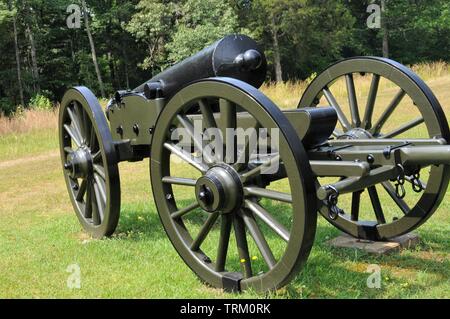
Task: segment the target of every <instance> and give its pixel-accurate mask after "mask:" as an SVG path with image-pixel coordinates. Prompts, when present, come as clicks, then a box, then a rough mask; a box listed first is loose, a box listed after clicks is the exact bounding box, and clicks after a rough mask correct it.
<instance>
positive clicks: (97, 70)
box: [81, 0, 106, 98]
mask: <svg viewBox="0 0 450 319" xmlns="http://www.w3.org/2000/svg"><path fill="white" fill-rule="evenodd" d="M81 4H82V6H83V16H84V24H85V29H86V33H87V35H88V38H89V45H90V47H91V54H92V62H93V63H94V67H95V73H96V74H97V80H98V85H99V87H100V93H101V95H102V97H103V98H104V97H106V94H105V86H104V85H103V79H102V75H101V72H100V68H99V66H98V60H97V52H96V50H95V43H94V38H93V36H92V33H91V27H90V24H89V11H88V7H87V5H86V1H85V0H81Z"/></svg>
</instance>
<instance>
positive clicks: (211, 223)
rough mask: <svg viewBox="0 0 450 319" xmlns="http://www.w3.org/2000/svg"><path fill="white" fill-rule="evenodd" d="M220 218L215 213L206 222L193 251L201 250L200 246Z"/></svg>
mask: <svg viewBox="0 0 450 319" xmlns="http://www.w3.org/2000/svg"><path fill="white" fill-rule="evenodd" d="M218 217H219V213H214V214H211V215H209V216H208V219H207V220H206V222H205V224H204V225H203V226H202V228H201V229H200V232H199V233H198V235H197V238H195V240H194V241H193V242H192V245H191V250H192V251H197V250H199V249H200V246H201V245H202V244H203V242H204V241H205V239H206V237H207V236H208V234H209V232H210V231H211V229H212V227H213V226H214V223H215V222H216V220H217V218H218Z"/></svg>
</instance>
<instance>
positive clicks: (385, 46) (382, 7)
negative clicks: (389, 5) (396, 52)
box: [381, 0, 389, 58]
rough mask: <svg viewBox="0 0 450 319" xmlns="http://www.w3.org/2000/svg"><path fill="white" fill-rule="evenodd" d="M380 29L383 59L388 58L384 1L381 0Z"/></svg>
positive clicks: (387, 34)
mask: <svg viewBox="0 0 450 319" xmlns="http://www.w3.org/2000/svg"><path fill="white" fill-rule="evenodd" d="M381 12H382V17H381V29H382V33H383V57H385V58H389V30H388V26H387V23H386V0H381Z"/></svg>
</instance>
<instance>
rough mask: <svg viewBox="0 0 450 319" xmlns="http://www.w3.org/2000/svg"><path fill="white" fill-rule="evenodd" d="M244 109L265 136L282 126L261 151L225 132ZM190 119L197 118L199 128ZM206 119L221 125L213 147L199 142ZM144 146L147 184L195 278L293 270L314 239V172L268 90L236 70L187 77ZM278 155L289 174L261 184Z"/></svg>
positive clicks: (257, 284) (281, 281) (234, 286)
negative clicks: (232, 74)
mask: <svg viewBox="0 0 450 319" xmlns="http://www.w3.org/2000/svg"><path fill="white" fill-rule="evenodd" d="M243 114H244V115H245V116H244V117H245V118H246V120H245V121H247V123H249V122H251V123H253V124H252V126H253V127H254V128H265V129H266V130H265V132H267V136H265V137H260V138H262V139H264V140H269V139H270V140H274V139H275V137H276V134H278V135H279V138H278V143H276V144H275V146H274V144H272V143H271V144H270V145H271V147H270V150H269V152H268V153H267V154H265V157H263V156H261V154H259V153H258V154H256V153H254V152H253V151H250V148H251V146H249V145H251V143H250V142H248V141H250V139H248V140H247V142H246V143H243V144H241V146H242V147H238V146H237V145H238V144H239V143H238V142H237V141H236V139H235V138H234V137H232V138H229V136H230V134H229V131H227V130H226V129H232V131H234V130H235V129H239V128H240V125H241V123H243V122H242V121H241V120H240V118H241V116H242V115H243ZM195 119H197V120H200V122H201V123H203V126H202V129H201V130H200V133H199V132H195V127H196V125H197V124H196V123H195ZM175 128H177V129H175ZM205 128H209V129H211V128H212V129H216V131H217V132H225V134H222V135H221V137H217V138H220V139H222V140H221V141H220V144H219V145H220V147H218V148H215V149H214V151H211V152H209V151H208V150H207V148H206V145H207V144H208V143H209V142H210V141H211V139H212V134H211V133H210V130H207V131H205V130H204V129H205ZM179 129H181V131H182V135H183V139H180V138H179V134H178V133H177V132H176V131H178V130H179ZM255 132H261V131H260V130H258V131H255ZM277 132H278V133H277ZM184 135H187V137H188V138H189V140H190V141H191V144H190V146H189V147H185V146H186V144H187V143H185V141H186V139H185V137H186V136H184ZM259 135H261V134H259ZM177 136H178V137H177ZM219 136H220V134H219ZM224 136H226V137H227V138H226V139H225V141H226V143H222V141H223V140H224V139H223V138H224ZM260 138H259V139H258V147H259V146H260V143H262V142H260V141H261V139H260ZM237 139H239V137H238V138H237ZM183 141H184V142H183ZM224 144H225V145H224ZM231 145H234V146H236V148H235V150H236V152H235V153H233V156H231V157H228V158H226V159H223V158H221V157H220V156H219V154H220V152H221V150H223V149H224V148H225V149H227V150H228V149H229V147H230V146H231ZM194 146H195V147H194ZM224 146H225V147H224ZM222 147H224V148H222ZM221 148H222V149H221ZM256 149H259V148H256ZM151 154H152V157H151V164H150V171H151V174H150V175H151V184H152V190H153V196H154V200H155V203H156V207H157V209H158V213H159V216H160V218H161V221H162V224H163V225H164V228H165V231H166V233H167V235H168V237H169V238H170V240H171V242H172V244H173V246H174V247H175V249H176V250H177V252H178V253H179V255H180V256H181V257H182V259H183V260H184V262H185V263H186V264H187V265H188V266H189V267H190V268H191V269H192V270H193V272H194V273H195V274H197V275H198V277H200V278H201V280H203V281H205V282H207V283H209V284H210V285H212V286H214V287H218V288H225V289H230V290H243V289H249V288H252V289H254V290H257V291H266V290H270V289H276V288H279V287H281V286H283V285H285V284H287V283H288V282H289V280H291V279H292V277H293V276H294V275H295V274H296V273H297V271H298V270H299V268H300V266H301V265H302V264H303V262H304V261H305V260H306V259H307V257H308V255H309V252H310V249H311V247H312V244H313V240H314V234H315V229H316V218H317V216H316V202H315V187H314V179H313V176H312V172H311V168H310V166H309V161H308V160H307V157H306V153H305V150H304V148H303V146H302V144H301V143H300V141H299V138H298V136H297V135H296V133H295V131H294V129H293V128H292V126H291V125H290V124H289V122H288V121H287V119H286V117H285V116H284V115H283V114H282V112H281V111H280V110H279V109H278V108H277V107H276V106H275V105H274V104H273V103H272V102H271V101H270V100H269V99H267V98H266V97H265V96H264V95H263V94H262V93H260V92H259V91H258V90H257V89H255V88H254V87H252V86H250V85H248V84H246V83H244V82H241V81H238V80H234V79H228V78H215V79H207V80H202V81H199V82H197V83H195V84H191V85H189V86H188V87H186V88H185V89H183V90H181V91H180V92H179V93H177V94H176V95H175V96H174V97H173V98H172V99H171V101H170V102H169V103H168V105H167V106H166V107H165V108H164V110H163V111H162V113H161V114H160V116H159V118H158V121H157V124H156V127H155V133H154V136H153V140H152V147H151ZM253 155H255V156H253ZM281 164H282V167H284V168H285V170H286V172H288V173H287V177H285V178H284V179H282V180H281V181H279V182H277V183H278V186H277V185H272V184H270V185H269V183H264V182H263V181H262V180H263V178H262V176H263V175H264V174H265V173H268V171H266V172H265V169H266V168H269V167H272V168H274V167H278V166H279V165H281ZM277 187H279V188H278V189H277ZM233 233H234V236H233V235H232V234H233Z"/></svg>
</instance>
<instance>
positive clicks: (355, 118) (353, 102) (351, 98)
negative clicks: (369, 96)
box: [345, 74, 361, 127]
mask: <svg viewBox="0 0 450 319" xmlns="http://www.w3.org/2000/svg"><path fill="white" fill-rule="evenodd" d="M345 82H346V84H347V94H348V103H349V105H350V112H351V115H352V125H353V127H360V126H361V118H360V116H359V109H358V99H357V98H356V91H355V81H354V80H353V74H347V75H346V76H345Z"/></svg>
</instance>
